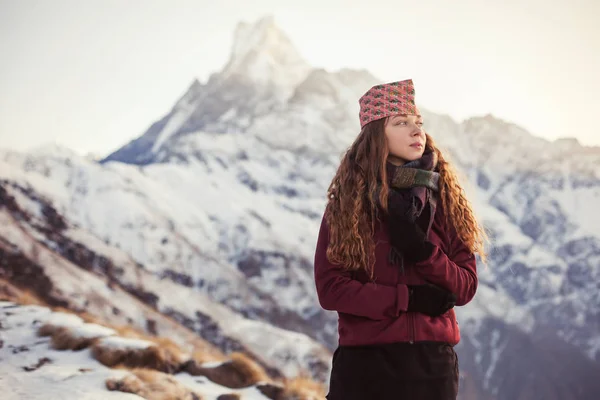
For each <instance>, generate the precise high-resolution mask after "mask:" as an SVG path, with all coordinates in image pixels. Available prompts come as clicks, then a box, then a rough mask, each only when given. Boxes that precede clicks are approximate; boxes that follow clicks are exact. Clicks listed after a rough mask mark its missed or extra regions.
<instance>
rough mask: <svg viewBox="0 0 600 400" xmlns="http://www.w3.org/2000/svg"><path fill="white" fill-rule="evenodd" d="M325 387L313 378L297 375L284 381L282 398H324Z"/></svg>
mask: <svg viewBox="0 0 600 400" xmlns="http://www.w3.org/2000/svg"><path fill="white" fill-rule="evenodd" d="M326 394H327V393H326V390H325V387H324V386H323V385H322V384H321V383H319V382H315V381H314V380H312V379H310V378H308V377H304V376H299V377H296V378H293V379H289V380H286V381H285V388H284V391H283V398H284V399H286V400H324V399H325V395H326Z"/></svg>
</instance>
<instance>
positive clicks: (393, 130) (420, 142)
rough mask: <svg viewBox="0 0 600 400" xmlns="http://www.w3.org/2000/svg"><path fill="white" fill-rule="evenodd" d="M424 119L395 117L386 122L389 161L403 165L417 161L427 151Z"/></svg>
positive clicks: (408, 116)
mask: <svg viewBox="0 0 600 400" xmlns="http://www.w3.org/2000/svg"><path fill="white" fill-rule="evenodd" d="M422 127H423V118H422V117H421V116H417V115H393V116H391V117H389V118H387V120H386V121H385V126H384V131H385V138H386V140H387V143H388V149H389V153H388V161H390V162H391V163H393V164H395V165H402V164H405V163H407V162H409V161H413V160H417V159H419V158H421V157H422V156H423V152H424V151H425V140H426V138H425V132H423V128H422Z"/></svg>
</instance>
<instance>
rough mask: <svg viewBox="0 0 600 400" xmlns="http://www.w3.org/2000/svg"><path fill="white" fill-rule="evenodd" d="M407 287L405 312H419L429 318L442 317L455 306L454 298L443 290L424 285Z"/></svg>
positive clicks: (427, 284) (428, 284)
mask: <svg viewBox="0 0 600 400" xmlns="http://www.w3.org/2000/svg"><path fill="white" fill-rule="evenodd" d="M407 286H408V309H407V311H414V312H420V313H423V314H427V315H429V316H430V317H435V316H438V315H442V314H443V313H445V312H446V311H448V310H449V309H451V308H452V307H454V306H455V305H456V296H455V295H454V293H451V292H449V291H447V290H445V289H442V288H440V287H438V286H435V285H432V284H430V283H426V284H424V285H407Z"/></svg>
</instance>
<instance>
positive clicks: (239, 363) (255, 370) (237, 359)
mask: <svg viewBox="0 0 600 400" xmlns="http://www.w3.org/2000/svg"><path fill="white" fill-rule="evenodd" d="M229 357H230V358H231V362H232V364H233V366H234V367H235V369H236V370H238V371H239V372H240V373H241V374H242V375H244V376H245V377H246V379H247V381H248V382H251V383H250V384H251V385H254V384H256V383H258V382H270V381H271V378H269V375H267V373H266V372H265V370H264V369H263V367H261V366H260V365H258V364H257V363H256V362H255V361H253V360H251V359H250V357H248V356H247V355H245V354H244V353H240V352H235V353H231V354H230V355H229Z"/></svg>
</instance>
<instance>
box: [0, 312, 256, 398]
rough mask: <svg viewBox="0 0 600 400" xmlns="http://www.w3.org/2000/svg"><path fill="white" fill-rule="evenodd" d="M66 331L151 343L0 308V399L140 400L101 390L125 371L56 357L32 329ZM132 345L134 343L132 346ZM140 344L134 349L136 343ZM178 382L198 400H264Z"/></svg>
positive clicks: (78, 354) (199, 382)
mask: <svg viewBox="0 0 600 400" xmlns="http://www.w3.org/2000/svg"><path fill="white" fill-rule="evenodd" d="M48 322H50V323H52V324H54V325H56V326H65V327H69V328H71V329H73V330H74V331H76V332H77V333H78V334H80V336H85V337H97V336H102V337H105V338H104V339H103V345H111V344H114V346H117V347H120V348H122V347H123V346H127V347H131V346H134V347H135V346H138V347H143V346H148V345H153V344H151V343H150V342H144V341H140V340H132V339H120V338H118V337H116V336H112V335H113V334H114V333H115V332H114V331H112V330H110V329H107V328H105V327H102V326H99V325H95V324H86V323H84V322H83V321H81V320H80V319H79V318H78V317H76V316H71V315H68V314H63V313H58V312H52V311H51V310H50V309H48V308H45V307H40V306H20V305H16V304H13V303H9V302H0V393H1V396H0V397H1V398H2V399H3V400H24V399H27V400H35V399H44V400H53V399H57V400H58V399H60V400H71V399H72V400H96V399H97V400H110V399H119V400H121V399H123V400H127V399H131V400H133V399H141V398H142V397H140V396H137V395H133V394H129V393H123V392H118V391H109V390H107V389H106V386H105V381H106V379H108V378H121V377H124V376H126V375H127V374H129V372H128V371H126V370H116V369H110V368H107V367H105V366H104V365H102V364H100V363H99V362H98V361H96V360H95V359H94V358H93V357H92V355H91V353H90V350H89V349H84V350H80V351H58V350H54V349H52V348H51V347H50V337H40V336H38V335H37V329H38V328H39V327H40V326H42V325H43V324H45V323H48ZM134 342H135V343H134ZM138 342H139V343H138ZM175 377H176V378H177V380H178V381H179V382H181V383H182V384H183V385H184V386H186V387H187V388H189V389H191V390H192V391H193V392H195V393H197V394H199V395H200V396H201V397H202V399H203V400H216V399H217V397H218V396H220V395H222V394H231V393H237V394H239V395H240V398H241V399H244V400H266V399H268V398H267V397H265V396H264V395H262V394H261V393H260V392H259V391H258V390H257V389H256V388H254V387H250V388H246V389H241V390H240V389H237V390H236V389H230V388H227V387H224V386H220V385H217V384H215V383H213V382H211V381H209V380H208V379H207V378H205V377H202V376H191V375H189V374H187V373H180V374H178V375H176V376H175Z"/></svg>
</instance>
